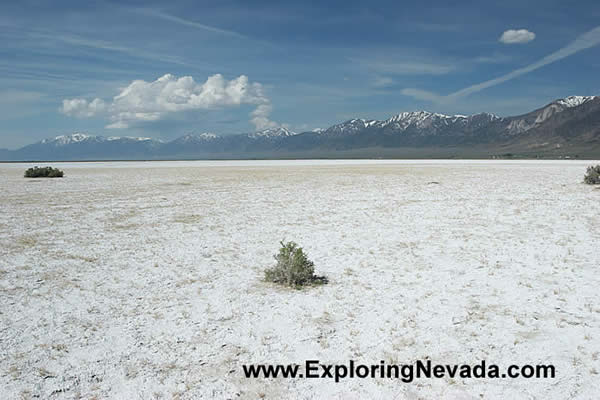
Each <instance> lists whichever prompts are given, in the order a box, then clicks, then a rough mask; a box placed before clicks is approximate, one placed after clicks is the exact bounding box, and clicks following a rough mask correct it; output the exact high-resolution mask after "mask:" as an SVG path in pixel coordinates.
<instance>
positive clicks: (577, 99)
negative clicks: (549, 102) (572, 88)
mask: <svg viewBox="0 0 600 400" xmlns="http://www.w3.org/2000/svg"><path fill="white" fill-rule="evenodd" d="M596 97H597V96H569V97H565V98H564V99H560V100H557V101H555V103H556V104H560V105H561V106H565V107H568V108H570V107H577V106H580V105H582V104H583V103H587V102H588V101H591V100H594V99H595V98H596Z"/></svg>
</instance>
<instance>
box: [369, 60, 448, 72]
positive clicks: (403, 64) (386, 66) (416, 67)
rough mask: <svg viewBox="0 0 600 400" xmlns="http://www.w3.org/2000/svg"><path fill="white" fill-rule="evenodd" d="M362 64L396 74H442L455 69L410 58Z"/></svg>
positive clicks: (379, 70)
mask: <svg viewBox="0 0 600 400" xmlns="http://www.w3.org/2000/svg"><path fill="white" fill-rule="evenodd" d="M363 63H364V62H363ZM364 64H366V65H367V66H368V67H369V68H371V69H373V70H375V71H378V72H380V73H387V74H396V75H444V74H447V73H450V72H452V71H453V70H454V69H455V68H454V67H453V66H452V65H444V64H434V63H431V62H427V61H411V60H401V61H373V62H370V61H369V62H366V63H364Z"/></svg>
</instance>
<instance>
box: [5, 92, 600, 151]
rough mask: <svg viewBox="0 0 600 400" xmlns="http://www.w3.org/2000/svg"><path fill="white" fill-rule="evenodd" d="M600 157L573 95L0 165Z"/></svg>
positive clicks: (101, 143) (140, 141)
mask: <svg viewBox="0 0 600 400" xmlns="http://www.w3.org/2000/svg"><path fill="white" fill-rule="evenodd" d="M508 156H511V157H526V158H533V157H542V158H557V157H581V158H600V97H597V96H571V97H567V98H564V99H558V100H556V101H553V102H552V103H550V104H548V105H546V106H544V107H542V108H540V109H538V110H535V111H532V112H530V113H527V114H524V115H519V116H515V117H499V116H497V115H494V114H489V113H481V114H475V115H469V116H466V115H443V114H438V113H431V112H427V111H416V112H403V113H400V114H398V115H395V116H393V117H391V118H389V119H386V120H383V121H379V120H368V119H359V118H355V119H351V120H348V121H345V122H342V123H340V124H336V125H333V126H331V127H329V128H327V129H319V130H315V131H311V132H302V133H295V132H292V131H290V130H288V129H285V128H271V129H266V130H263V131H259V132H252V133H245V134H233V135H216V134H214V133H208V132H207V133H199V134H195V133H192V134H188V135H185V136H182V137H179V138H177V139H175V140H173V141H170V142H162V141H158V140H154V139H151V138H138V137H103V136H95V135H87V134H83V133H75V134H71V135H63V136H57V137H55V138H52V139H45V140H42V141H40V142H37V143H34V144H31V145H28V146H25V147H23V148H21V149H18V150H13V151H9V150H4V149H0V160H4V161H9V160H13V161H17V160H28V161H29V160H31V161H37V160H40V161H41V160H56V161H61V160H139V159H220V158H312V157H315V158H340V157H351V158H362V157H365V158H377V157H384V158H392V157H401V158H411V157H414V158H430V157H431V158H439V157H459V158H488V157H508Z"/></svg>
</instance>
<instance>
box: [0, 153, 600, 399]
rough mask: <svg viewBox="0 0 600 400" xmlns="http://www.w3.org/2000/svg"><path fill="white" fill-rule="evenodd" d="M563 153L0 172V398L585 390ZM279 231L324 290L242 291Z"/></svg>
mask: <svg viewBox="0 0 600 400" xmlns="http://www.w3.org/2000/svg"><path fill="white" fill-rule="evenodd" d="M588 164H591V162H581V161H521V162H515V161H442V160H440V161H418V160H415V161H392V160H390V161H239V162H219V161H214V162H131V163H125V162H123V163H67V164H56V165H55V166H57V167H59V168H61V169H63V170H64V171H65V178H62V179H25V178H23V172H24V170H25V169H26V168H27V167H29V166H30V165H28V164H2V165H0V189H1V190H0V204H1V206H0V304H1V305H2V306H1V309H0V344H1V346H0V388H1V389H0V392H2V395H1V396H0V397H2V398H5V399H15V398H44V399H46V398H56V399H62V398H77V397H82V398H86V399H92V398H97V399H104V398H115V399H135V398H143V399H148V398H158V399H160V398H166V399H170V398H180V399H198V398H206V399H210V398H217V399H225V398H244V399H255V398H263V397H264V398H269V399H271V398H273V399H278V398H294V399H295V398H298V399H321V398H323V399H336V398H337V399H353V398H356V399H360V398H386V399H392V398H393V399H421V398H426V399H429V398H432V399H434V398H438V399H439V398H444V399H480V398H485V399H506V398H514V399H522V398H529V399H591V398H595V397H597V394H598V393H600V302H599V294H598V288H599V287H600V273H599V270H598V268H599V266H600V251H599V248H598V243H600V213H599V212H598V211H599V206H598V204H599V203H600V190H598V189H597V188H594V187H591V186H587V185H584V184H582V183H581V181H582V178H583V173H584V171H585V166H586V165H588ZM282 239H286V240H294V241H296V242H298V243H299V244H300V245H302V246H303V247H304V249H305V250H306V251H307V253H308V255H309V257H310V258H311V259H312V260H313V261H314V262H315V265H316V272H317V273H318V274H323V275H326V276H328V277H329V281H330V282H329V284H327V285H324V286H320V287H315V288H310V289H307V290H301V291H296V290H288V289H283V288H279V287H275V286H273V285H271V284H268V283H265V282H263V281H262V277H263V271H264V269H265V268H267V267H270V266H272V265H273V263H274V259H273V254H274V253H275V252H276V251H277V250H278V246H279V241H280V240H282ZM306 359H318V360H321V362H323V363H328V364H334V363H340V364H345V363H347V362H348V361H349V360H351V359H352V360H355V361H357V362H362V363H366V364H378V363H379V362H380V360H385V362H386V363H399V364H405V363H411V362H414V361H415V360H417V359H421V360H425V359H431V360H432V361H433V362H434V363H440V364H447V363H450V364H456V363H467V364H474V363H478V362H479V361H480V360H483V359H485V360H486V361H487V362H488V363H494V364H498V365H499V366H501V367H503V368H505V367H508V366H509V365H510V364H553V365H555V367H556V378H554V379H525V378H519V379H485V380H483V379H460V378H453V379H451V378H444V379H418V380H415V381H414V382H412V383H403V382H401V381H399V380H391V379H347V380H343V381H342V382H340V383H335V382H334V381H333V380H327V379H304V380H302V379H293V380H292V379H247V378H245V377H244V376H243V373H242V365H243V364H250V363H253V364H258V363H271V364H275V363H282V364H287V363H300V364H302V363H303V362H304V360H306Z"/></svg>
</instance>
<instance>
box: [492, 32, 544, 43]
mask: <svg viewBox="0 0 600 400" xmlns="http://www.w3.org/2000/svg"><path fill="white" fill-rule="evenodd" d="M533 39H535V33H533V32H531V31H528V30H527V29H509V30H507V31H505V32H504V33H503V34H502V36H500V39H498V40H499V41H500V42H502V43H504V44H522V43H529V42H531V41H532V40H533Z"/></svg>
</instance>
